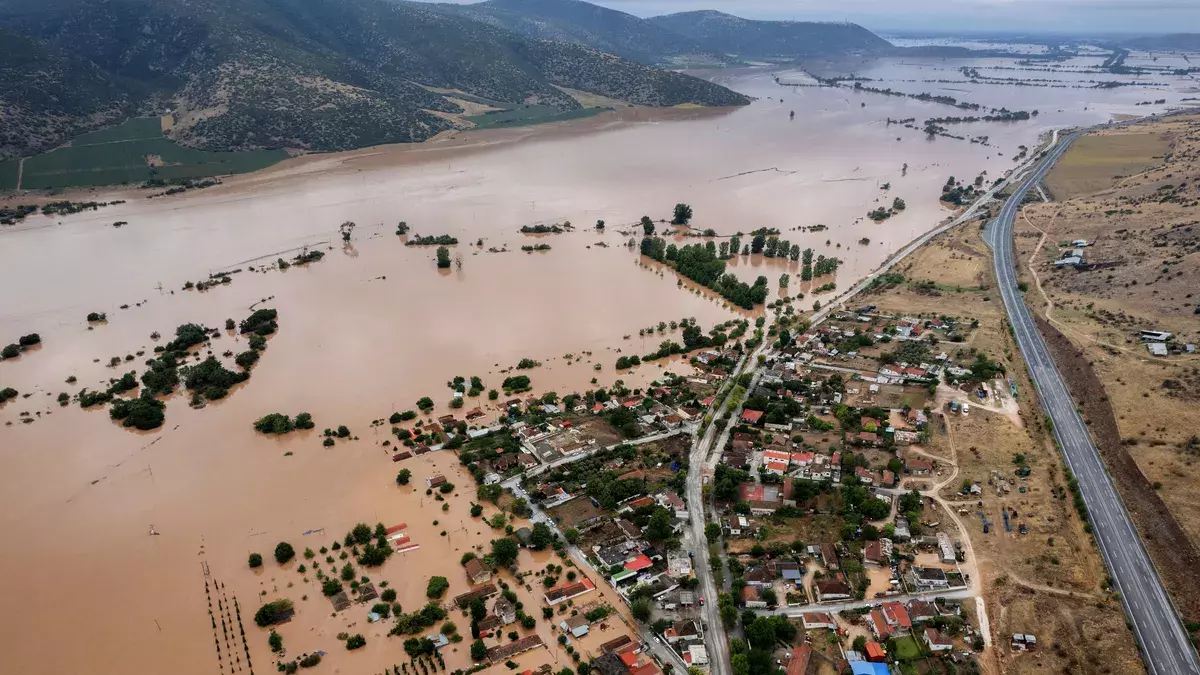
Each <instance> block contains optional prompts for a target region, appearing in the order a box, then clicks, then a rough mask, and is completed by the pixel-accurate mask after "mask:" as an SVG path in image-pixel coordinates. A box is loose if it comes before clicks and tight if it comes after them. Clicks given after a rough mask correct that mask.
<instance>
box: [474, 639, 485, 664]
mask: <svg viewBox="0 0 1200 675" xmlns="http://www.w3.org/2000/svg"><path fill="white" fill-rule="evenodd" d="M487 652H488V650H487V645H485V644H483V640H476V641H474V642H472V643H471V659H472V660H474V661H482V660H483V659H485V658H487Z"/></svg>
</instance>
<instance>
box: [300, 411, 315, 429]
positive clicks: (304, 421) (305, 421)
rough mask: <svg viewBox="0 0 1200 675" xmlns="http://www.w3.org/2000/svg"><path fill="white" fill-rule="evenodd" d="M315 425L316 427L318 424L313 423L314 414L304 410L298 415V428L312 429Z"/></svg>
mask: <svg viewBox="0 0 1200 675" xmlns="http://www.w3.org/2000/svg"><path fill="white" fill-rule="evenodd" d="M314 427H316V425H315V424H313V421H312V415H310V414H308V413H306V412H302V413H300V414H299V415H296V428H297V429H312V428H314Z"/></svg>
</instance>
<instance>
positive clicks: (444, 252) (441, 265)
mask: <svg viewBox="0 0 1200 675" xmlns="http://www.w3.org/2000/svg"><path fill="white" fill-rule="evenodd" d="M437 266H438V269H447V268H449V267H450V249H448V248H446V247H445V246H439V247H437Z"/></svg>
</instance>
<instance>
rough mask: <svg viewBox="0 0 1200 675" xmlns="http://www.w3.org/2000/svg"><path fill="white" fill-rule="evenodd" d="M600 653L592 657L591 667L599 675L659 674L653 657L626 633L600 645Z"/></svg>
mask: <svg viewBox="0 0 1200 675" xmlns="http://www.w3.org/2000/svg"><path fill="white" fill-rule="evenodd" d="M598 651H599V652H600V655H599V656H597V657H595V658H594V659H592V669H593V670H598V671H599V672H600V675H659V673H660V672H661V671H660V670H659V668H658V666H657V665H656V664H655V663H654V659H652V658H651V657H650V655H649V654H647V653H645V652H644V651H643V650H642V648H641V646H640V645H639V644H638V643H637V642H635V641H634V640H632V639H631V638H630V637H629V636H628V635H622V636H621V637H618V638H616V639H614V640H609V641H608V642H605V643H604V644H602V645H600V647H599V649H598Z"/></svg>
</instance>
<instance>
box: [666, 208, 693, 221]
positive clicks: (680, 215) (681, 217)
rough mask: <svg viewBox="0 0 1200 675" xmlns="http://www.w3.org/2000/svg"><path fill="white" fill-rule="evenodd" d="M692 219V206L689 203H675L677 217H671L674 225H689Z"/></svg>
mask: <svg viewBox="0 0 1200 675" xmlns="http://www.w3.org/2000/svg"><path fill="white" fill-rule="evenodd" d="M691 220H692V207H690V206H688V205H687V204H676V205H675V217H673V218H672V219H671V224H672V225H687V224H688V223H689V222H691Z"/></svg>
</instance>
